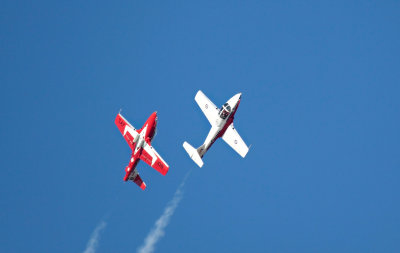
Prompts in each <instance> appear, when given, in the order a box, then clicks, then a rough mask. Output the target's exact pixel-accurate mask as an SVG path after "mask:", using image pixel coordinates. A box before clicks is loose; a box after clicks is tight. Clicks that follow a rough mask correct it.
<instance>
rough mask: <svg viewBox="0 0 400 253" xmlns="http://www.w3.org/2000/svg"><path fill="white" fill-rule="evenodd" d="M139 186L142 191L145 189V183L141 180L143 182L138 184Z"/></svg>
mask: <svg viewBox="0 0 400 253" xmlns="http://www.w3.org/2000/svg"><path fill="white" fill-rule="evenodd" d="M140 188H141V189H142V190H143V191H144V189H146V184H145V183H144V182H143V183H142V184H141V185H140Z"/></svg>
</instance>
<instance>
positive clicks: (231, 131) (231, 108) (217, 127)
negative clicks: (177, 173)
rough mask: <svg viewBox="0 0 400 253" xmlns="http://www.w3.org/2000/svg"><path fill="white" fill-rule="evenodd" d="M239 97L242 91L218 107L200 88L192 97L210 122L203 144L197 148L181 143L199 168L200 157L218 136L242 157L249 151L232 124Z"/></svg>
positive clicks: (201, 164)
mask: <svg viewBox="0 0 400 253" xmlns="http://www.w3.org/2000/svg"><path fill="white" fill-rule="evenodd" d="M241 97H242V93H238V94H236V95H235V96H233V97H232V98H231V99H229V100H228V102H226V103H225V104H224V105H223V106H222V107H221V108H220V109H218V107H216V106H215V105H214V103H213V102H211V100H210V99H209V98H208V97H207V96H206V95H204V93H203V92H202V91H201V90H199V91H198V92H197V94H196V97H195V98H194V99H195V100H196V102H197V104H198V105H199V107H200V109H201V110H202V111H203V113H204V114H205V115H206V117H207V119H208V121H209V122H210V124H211V130H210V132H209V133H208V135H207V138H206V140H205V141H204V144H203V145H201V146H200V147H199V148H197V149H195V148H193V147H192V146H191V145H190V144H189V143H187V142H186V141H185V142H184V143H183V147H184V148H185V150H186V152H187V153H188V154H189V156H190V158H192V160H193V161H194V162H195V163H196V164H197V165H198V166H199V167H200V168H201V167H202V166H203V164H204V163H203V160H202V159H201V158H202V157H203V156H204V154H205V153H206V152H207V151H208V149H209V148H210V147H211V145H213V144H214V142H215V141H216V140H217V139H218V138H220V137H222V139H223V140H224V141H225V142H226V143H228V145H229V146H231V148H233V149H234V150H235V151H236V152H237V153H239V155H240V156H242V157H243V158H244V157H245V156H246V154H247V152H249V148H248V147H247V145H246V143H244V141H243V140H242V138H241V137H240V135H239V134H238V132H237V131H236V129H235V127H234V126H233V118H234V116H235V113H236V110H237V108H238V106H239V103H240V99H241Z"/></svg>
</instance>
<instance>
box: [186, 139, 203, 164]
mask: <svg viewBox="0 0 400 253" xmlns="http://www.w3.org/2000/svg"><path fill="white" fill-rule="evenodd" d="M183 148H184V149H185V150H186V152H187V153H188V154H189V156H190V158H192V160H193V161H194V162H195V163H196V164H197V165H198V166H199V167H200V168H201V167H203V165H204V163H203V160H202V159H201V157H200V154H199V151H200V152H201V151H202V150H203V148H204V147H203V145H202V146H200V148H198V149H195V148H194V147H192V145H190V144H189V143H187V142H186V141H185V142H184V143H183Z"/></svg>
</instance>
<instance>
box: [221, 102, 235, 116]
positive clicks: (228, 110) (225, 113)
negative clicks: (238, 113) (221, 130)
mask: <svg viewBox="0 0 400 253" xmlns="http://www.w3.org/2000/svg"><path fill="white" fill-rule="evenodd" d="M231 111H232V109H231V106H230V105H229V104H228V103H225V104H224V105H223V106H222V107H221V109H219V113H218V114H219V117H221V119H226V117H228V115H229V114H230V113H231Z"/></svg>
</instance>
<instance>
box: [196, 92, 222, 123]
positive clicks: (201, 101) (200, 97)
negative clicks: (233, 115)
mask: <svg viewBox="0 0 400 253" xmlns="http://www.w3.org/2000/svg"><path fill="white" fill-rule="evenodd" d="M194 100H196V102H197V104H198V105H199V107H200V109H201V110H202V111H203V113H204V115H206V117H207V119H208V121H209V122H210V124H211V125H212V126H213V125H215V122H216V120H217V118H218V107H216V106H215V105H214V103H213V102H211V100H210V99H209V98H208V97H207V96H206V95H204V93H203V92H202V91H201V90H199V91H198V92H197V94H196V96H195V98H194Z"/></svg>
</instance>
